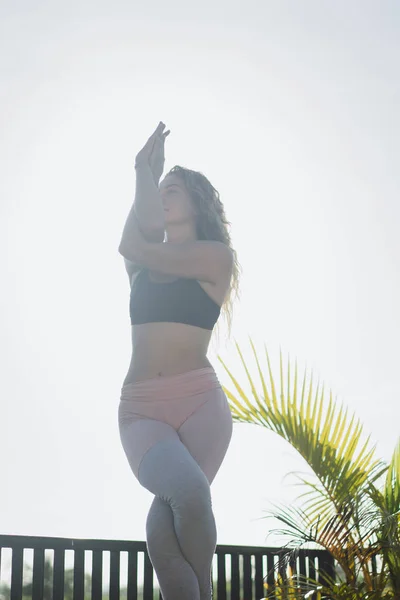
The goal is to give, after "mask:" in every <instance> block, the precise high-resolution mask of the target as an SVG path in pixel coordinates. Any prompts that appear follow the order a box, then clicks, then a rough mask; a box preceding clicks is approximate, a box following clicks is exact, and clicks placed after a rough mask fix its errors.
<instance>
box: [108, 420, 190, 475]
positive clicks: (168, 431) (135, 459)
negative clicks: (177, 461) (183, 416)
mask: <svg viewBox="0 0 400 600" xmlns="http://www.w3.org/2000/svg"><path fill="white" fill-rule="evenodd" d="M119 434H120V439H121V443H122V447H123V449H124V452H125V455H126V457H127V459H128V462H129V465H130V467H131V469H132V471H133V474H134V475H135V477H136V479H139V467H140V463H141V462H142V459H143V457H144V456H145V454H146V453H147V452H148V451H149V450H150V449H151V448H152V447H153V446H155V445H156V444H158V443H159V442H165V441H170V440H172V441H176V442H179V443H180V444H182V442H181V441H180V439H179V436H178V434H177V432H176V431H175V429H174V428H173V427H171V425H168V423H163V422H162V421H157V420H156V419H145V418H143V419H136V420H134V421H132V422H130V423H123V424H121V423H120V425H119Z"/></svg>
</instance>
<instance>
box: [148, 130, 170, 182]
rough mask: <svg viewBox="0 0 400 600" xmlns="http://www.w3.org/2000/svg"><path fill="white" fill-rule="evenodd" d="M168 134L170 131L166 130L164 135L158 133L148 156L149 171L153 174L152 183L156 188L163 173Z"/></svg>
mask: <svg viewBox="0 0 400 600" xmlns="http://www.w3.org/2000/svg"><path fill="white" fill-rule="evenodd" d="M170 133H171V131H170V130H168V131H166V132H165V133H159V134H157V135H156V137H155V140H154V144H153V149H152V152H151V155H150V169H151V172H152V174H153V178H154V183H155V184H156V185H157V187H158V184H159V182H160V179H161V175H162V174H163V171H164V163H165V139H166V138H167V136H168V135H169V134H170Z"/></svg>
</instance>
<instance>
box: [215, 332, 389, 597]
mask: <svg viewBox="0 0 400 600" xmlns="http://www.w3.org/2000/svg"><path fill="white" fill-rule="evenodd" d="M250 344H251V347H252V351H253V354H254V357H255V361H256V365H257V369H258V374H259V377H260V381H261V389H262V394H259V393H258V392H257V390H256V385H255V383H254V381H253V379H252V377H251V375H250V372H249V369H248V367H247V365H246V362H245V361H244V359H243V354H242V352H241V350H240V348H239V345H238V343H237V342H236V340H235V345H236V348H237V350H238V353H239V356H240V359H241V362H242V364H243V366H244V369H245V371H246V375H247V378H248V381H249V383H250V386H251V391H252V395H253V399H250V398H249V397H248V396H247V395H246V393H245V392H244V391H243V389H242V387H241V386H240V385H239V382H238V381H237V379H236V378H235V377H234V376H233V374H232V372H231V371H230V370H229V369H228V367H227V366H226V365H225V363H224V361H223V360H222V358H221V357H220V356H219V355H218V360H219V361H220V362H221V364H222V365H223V367H224V369H225V370H226V372H227V373H228V375H229V377H230V379H231V381H232V383H233V385H234V387H235V389H236V394H234V393H233V392H231V391H230V390H229V389H227V388H226V387H225V386H222V387H223V389H224V392H225V393H226V396H227V398H228V402H229V405H230V408H231V412H232V417H233V421H234V422H236V423H252V424H255V425H261V426H262V427H265V428H266V429H269V430H271V431H274V432H275V433H277V434H278V435H280V436H281V437H283V438H284V439H285V440H286V441H287V442H289V444H291V445H292V446H293V448H295V449H296V450H297V451H298V452H299V453H300V454H301V456H302V457H303V458H304V459H305V460H306V461H307V463H308V464H309V466H310V467H311V469H312V470H313V472H314V474H315V476H316V479H317V482H316V483H315V482H310V481H306V480H305V479H303V478H301V477H299V479H300V480H301V481H302V483H303V484H304V486H306V487H307V488H308V490H307V491H305V492H304V494H301V496H299V498H301V497H303V496H309V498H308V500H307V501H306V502H305V503H304V505H303V508H297V507H294V506H287V507H284V508H283V509H281V510H278V512H270V516H268V517H262V518H271V517H275V518H277V519H278V520H280V521H281V522H282V523H284V524H285V525H286V526H287V529H283V530H274V531H277V532H278V533H282V534H284V535H291V536H294V537H292V539H291V540H290V542H289V543H288V547H289V546H291V547H292V548H293V549H292V551H291V552H288V553H287V554H285V556H284V557H283V559H282V560H281V561H279V563H278V564H277V565H276V569H279V570H280V571H281V569H282V566H283V567H284V568H286V566H287V563H288V562H289V561H292V563H293V560H294V559H295V558H296V553H297V549H298V548H300V547H301V546H302V545H303V544H305V543H313V544H317V545H319V546H322V548H324V549H326V550H328V551H329V552H330V553H331V555H332V556H333V557H334V559H335V561H336V562H337V564H338V566H339V569H337V573H336V575H338V571H339V570H341V571H342V573H343V574H344V578H345V581H344V582H343V581H341V582H339V583H337V582H335V581H334V580H333V579H332V578H331V577H329V574H327V573H325V574H324V577H325V581H326V582H327V584H326V585H325V586H322V587H321V584H320V582H317V581H315V580H314V581H312V580H310V579H308V580H307V583H305V584H304V589H303V590H301V589H300V590H299V593H298V595H297V596H296V595H292V596H290V597H291V598H303V597H304V593H305V592H306V591H308V592H310V593H312V592H311V590H314V591H316V590H317V588H318V589H319V591H320V592H321V591H322V592H325V593H327V594H329V597H331V598H335V599H336V598H341V599H342V598H352V599H354V598H367V597H368V599H369V600H371V599H372V598H376V599H378V598H380V599H381V598H391V599H396V600H399V599H400V535H399V524H400V439H399V442H398V444H397V446H396V448H395V450H394V453H393V457H392V460H391V462H390V464H389V465H387V464H386V463H384V462H383V461H381V460H376V459H375V458H374V452H375V446H374V448H372V449H368V444H369V439H370V437H368V439H367V441H366V442H365V444H364V445H363V446H362V447H360V446H361V445H360V435H361V433H362V425H361V424H360V421H359V420H358V421H357V423H355V422H354V421H355V417H354V415H353V416H352V418H351V420H350V421H349V420H348V419H347V412H348V411H347V409H346V411H345V412H343V407H342V406H341V407H340V410H339V411H338V410H337V406H336V402H334V401H333V399H332V392H331V393H330V399H329V403H328V405H327V403H326V402H325V400H324V390H323V388H322V391H321V395H320V396H319V387H320V386H319V384H318V386H317V389H316V392H315V396H313V378H312V376H311V381H310V384H309V385H308V386H307V385H306V373H307V371H306V372H305V375H304V379H303V384H302V390H301V397H300V400H299V401H298V399H297V394H298V386H297V361H296V366H295V377H294V384H293V386H292V384H291V377H290V360H289V364H288V369H287V377H286V381H287V389H286V393H285V389H284V381H285V380H284V373H283V365H282V352H280V384H281V389H280V392H279V396H278V394H277V391H276V386H275V382H274V378H273V375H272V370H271V364H270V360H269V356H268V352H267V350H266V348H265V353H266V357H267V362H268V374H269V382H270V390H268V389H267V384H266V381H265V378H264V375H263V371H262V369H261V367H260V362H259V360H258V356H257V353H256V350H255V348H254V344H253V342H252V340H251V338H250ZM385 473H386V477H385V480H384V483H383V486H382V488H381V489H378V487H377V484H376V482H377V480H378V479H379V478H380V477H382V476H383V475H384V474H385ZM378 558H381V564H380V570H379V572H377V559H378ZM297 581H299V576H297ZM311 584H312V585H311ZM280 589H286V591H287V590H288V589H290V590H292V591H293V582H291V581H289V584H288V585H286V587H285V584H284V582H283V583H282V585H281V586H280ZM275 593H276V589H275ZM383 594H386V595H385V596H384V595H383ZM308 597H311V596H310V595H308Z"/></svg>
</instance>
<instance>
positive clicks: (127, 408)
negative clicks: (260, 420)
mask: <svg viewBox="0 0 400 600" xmlns="http://www.w3.org/2000/svg"><path fill="white" fill-rule="evenodd" d="M206 403H207V404H211V405H212V414H213V415H214V418H218V415H219V414H221V415H222V414H223V413H225V416H226V409H227V408H228V409H229V407H228V404H227V399H226V396H225V393H224V391H223V389H222V386H221V384H220V382H219V381H218V378H217V376H216V373H215V371H214V369H213V368H212V367H206V368H202V369H196V370H193V371H188V372H186V373H181V374H179V375H173V376H168V377H160V378H157V379H149V380H146V381H141V382H139V383H135V384H129V385H128V386H124V387H123V388H122V393H121V398H120V404H119V407H118V421H119V425H120V427H122V426H124V425H127V424H130V423H132V422H135V421H139V420H141V419H154V420H157V421H162V422H164V423H168V424H169V425H171V427H173V428H174V429H175V430H176V431H178V430H179V428H180V427H181V426H182V424H183V423H184V422H185V421H186V420H187V419H188V418H189V417H190V416H191V415H193V414H194V413H195V412H196V411H197V410H198V409H199V408H200V407H201V406H203V405H204V404H206ZM210 414H211V413H210Z"/></svg>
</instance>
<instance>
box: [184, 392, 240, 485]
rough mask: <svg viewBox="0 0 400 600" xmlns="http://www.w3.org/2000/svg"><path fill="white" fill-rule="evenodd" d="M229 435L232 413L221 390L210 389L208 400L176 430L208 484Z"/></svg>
mask: <svg viewBox="0 0 400 600" xmlns="http://www.w3.org/2000/svg"><path fill="white" fill-rule="evenodd" d="M232 432H233V420H232V413H231V411H230V408H229V404H228V400H227V398H226V395H225V392H224V391H223V389H222V388H219V389H215V390H211V391H210V399H209V400H208V401H207V402H206V403H204V404H203V405H202V406H200V408H198V409H197V410H196V411H195V412H194V413H193V414H192V415H190V417H188V419H186V421H185V422H184V423H183V424H182V425H181V426H180V427H179V429H178V435H179V437H180V439H181V441H182V443H183V444H184V445H185V446H186V448H187V449H188V450H189V452H190V454H191V455H192V456H193V458H194V459H195V461H196V462H197V464H198V465H199V467H200V468H201V470H202V471H203V473H204V474H205V476H206V477H207V479H208V481H209V483H210V484H211V483H212V481H213V479H214V478H215V476H216V474H217V472H218V470H219V468H220V466H221V464H222V461H223V460H224V457H225V455H226V452H227V450H228V447H229V444H230V441H231V438H232Z"/></svg>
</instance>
